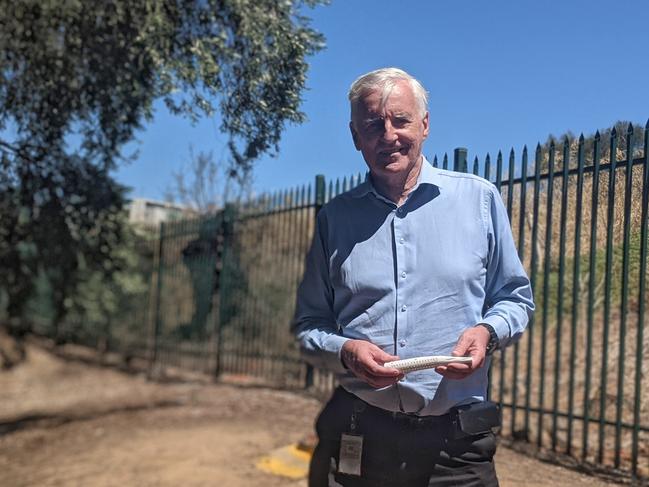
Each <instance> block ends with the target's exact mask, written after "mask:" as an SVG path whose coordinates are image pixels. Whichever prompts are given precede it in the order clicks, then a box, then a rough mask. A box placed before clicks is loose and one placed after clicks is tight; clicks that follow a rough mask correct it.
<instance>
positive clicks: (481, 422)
mask: <svg viewBox="0 0 649 487" xmlns="http://www.w3.org/2000/svg"><path fill="white" fill-rule="evenodd" d="M450 415H451V422H452V423H453V430H454V436H455V438H464V437H465V436H474V435H480V434H484V433H489V432H494V433H495V432H496V431H497V430H498V429H499V428H500V425H501V410H500V405H499V404H496V403H495V402H491V401H484V402H475V403H473V404H467V405H466V406H458V407H455V408H453V409H451V411H450Z"/></svg>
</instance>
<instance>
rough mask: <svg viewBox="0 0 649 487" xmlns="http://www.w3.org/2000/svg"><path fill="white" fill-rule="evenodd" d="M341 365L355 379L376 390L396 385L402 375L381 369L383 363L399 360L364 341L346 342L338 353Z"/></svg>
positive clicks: (396, 371)
mask: <svg viewBox="0 0 649 487" xmlns="http://www.w3.org/2000/svg"><path fill="white" fill-rule="evenodd" d="M340 355H341V358H342V361H343V364H345V366H346V367H347V368H348V369H349V370H351V371H352V372H353V373H354V375H355V376H356V377H358V378H359V379H361V380H363V381H365V382H367V383H368V384H369V385H371V386H372V387H374V388H376V389H380V388H382V387H387V386H391V385H392V384H396V383H397V382H398V381H399V380H401V379H402V378H403V374H402V373H401V372H399V371H398V370H396V369H391V368H389V367H383V364H384V363H385V362H391V361H393V360H399V357H397V356H396V355H390V354H389V353H385V352H384V351H383V350H381V349H380V348H379V347H377V346H376V345H374V344H373V343H370V342H368V341H365V340H347V341H346V342H345V343H344V345H343V348H342V351H341V353H340Z"/></svg>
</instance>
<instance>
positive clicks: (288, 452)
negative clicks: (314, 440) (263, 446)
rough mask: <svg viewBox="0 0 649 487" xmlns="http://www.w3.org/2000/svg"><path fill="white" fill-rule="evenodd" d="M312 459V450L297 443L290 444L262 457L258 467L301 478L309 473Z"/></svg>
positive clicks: (272, 472) (268, 471)
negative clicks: (308, 450) (299, 446)
mask: <svg viewBox="0 0 649 487" xmlns="http://www.w3.org/2000/svg"><path fill="white" fill-rule="evenodd" d="M310 460H311V453H310V452H306V451H304V450H303V449H300V448H298V446H297V445H288V446H283V447H282V448H278V449H277V450H275V451H273V452H271V453H270V454H269V455H267V456H265V457H262V458H261V459H260V460H259V461H258V462H257V468H258V469H259V470H262V471H264V472H267V473H270V474H273V475H281V476H282V477H289V478H291V479H301V478H304V477H306V476H307V474H308V473H309V461H310Z"/></svg>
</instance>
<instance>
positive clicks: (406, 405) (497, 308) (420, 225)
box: [292, 159, 534, 415]
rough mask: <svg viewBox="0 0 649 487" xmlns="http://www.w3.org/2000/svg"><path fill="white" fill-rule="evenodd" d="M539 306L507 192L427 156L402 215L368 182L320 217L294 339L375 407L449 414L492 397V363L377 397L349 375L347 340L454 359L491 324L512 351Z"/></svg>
mask: <svg viewBox="0 0 649 487" xmlns="http://www.w3.org/2000/svg"><path fill="white" fill-rule="evenodd" d="M533 309H534V304H533V301H532V291H531V287H530V282H529V280H528V278H527V275H526V274H525V270H524V269H523V266H522V264H521V262H520V259H519V257H518V253H517V250H516V246H515V244H514V240H513V238H512V233H511V228H510V225H509V220H508V218H507V212H506V210H505V207H504V205H503V202H502V198H501V196H500V193H499V192H498V190H497V189H496V187H495V186H494V185H493V184H491V183H490V182H488V181H486V180H484V179H482V178H480V177H477V176H473V175H470V174H464V173H458V172H452V171H445V170H441V169H437V168H434V167H432V166H431V165H430V164H429V163H428V162H427V161H426V160H425V159H424V161H423V164H422V169H421V172H420V174H419V178H418V181H417V185H416V186H415V188H413V190H412V191H411V192H410V193H409V195H408V198H407V200H406V201H405V203H404V204H403V205H402V206H400V207H397V205H396V204H394V203H393V202H392V201H390V200H388V199H386V198H384V197H383V196H381V195H380V194H379V193H378V192H377V191H376V190H375V189H374V187H373V186H372V183H371V180H370V179H369V178H368V179H367V180H366V181H365V182H364V183H362V184H361V185H359V186H357V187H356V188H354V189H352V190H350V191H347V192H346V193H343V194H341V195H339V196H337V197H336V198H334V199H332V200H331V201H329V202H328V203H327V204H326V205H325V206H324V207H323V208H322V210H321V211H320V212H319V213H318V216H317V221H316V229H315V235H314V239H313V243H312V246H311V249H310V251H309V254H308V256H307V261H306V270H305V273H304V278H303V280H302V283H301V284H300V287H299V290H298V296H297V307H296V312H295V319H294V322H293V326H292V330H293V333H294V334H295V335H296V336H297V338H298V340H299V342H300V345H301V348H302V351H303V353H304V355H305V358H306V359H307V361H309V362H310V363H312V364H313V365H314V366H316V367H320V368H327V369H329V370H332V371H334V372H335V373H337V374H338V375H339V377H338V378H339V381H340V384H341V385H342V386H343V387H344V388H345V389H347V390H348V391H350V392H352V393H353V394H355V395H357V396H358V397H360V398H361V399H363V400H364V401H366V402H368V403H370V404H372V405H374V406H378V407H380V408H383V409H386V410H389V411H404V412H408V413H414V414H419V415H440V414H444V413H446V412H447V411H448V410H449V409H450V408H451V407H453V406H455V405H458V404H463V403H468V402H475V401H482V400H485V399H486V392H487V369H488V367H489V362H490V360H489V358H488V359H487V361H486V363H485V366H484V367H482V368H480V369H478V370H476V371H475V372H474V373H473V374H471V375H470V376H468V377H467V378H465V379H462V380H453V379H447V378H444V377H442V376H441V375H439V374H438V373H437V372H435V371H434V370H432V369H429V370H422V371H419V372H412V373H409V374H407V375H406V377H405V379H404V380H403V381H401V382H399V383H398V384H396V385H394V386H389V387H386V388H383V389H374V388H372V387H371V386H369V385H368V384H366V383H365V382H363V381H361V380H360V379H358V378H356V377H355V376H354V375H353V374H352V373H351V371H348V370H346V369H345V368H344V367H343V365H342V362H341V359H340V352H341V348H342V345H343V343H345V341H347V340H349V339H352V338H353V339H360V340H369V341H370V342H372V343H374V344H375V345H377V346H379V347H380V348H382V349H383V350H384V351H386V352H388V353H390V354H394V355H398V356H399V358H402V359H403V358H410V357H418V356H422V355H449V354H450V353H451V351H452V350H453V348H454V346H455V344H456V342H457V340H458V338H459V336H460V334H461V333H462V332H463V331H464V330H465V329H467V328H469V327H472V326H474V325H476V324H477V323H488V324H490V325H491V326H493V328H494V329H495V330H496V333H497V334H498V337H499V341H500V343H499V346H500V347H505V346H507V345H508V344H509V343H511V342H513V341H514V340H516V339H518V338H519V337H520V335H521V334H522V333H523V331H524V330H525V327H526V326H527V323H528V320H529V316H531V313H532V311H533Z"/></svg>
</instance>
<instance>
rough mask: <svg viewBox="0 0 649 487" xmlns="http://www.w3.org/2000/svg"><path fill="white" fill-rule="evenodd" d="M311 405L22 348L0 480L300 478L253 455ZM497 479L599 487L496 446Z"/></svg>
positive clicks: (2, 388)
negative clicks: (275, 470)
mask: <svg viewBox="0 0 649 487" xmlns="http://www.w3.org/2000/svg"><path fill="white" fill-rule="evenodd" d="M318 409H319V403H318V402H317V401H316V400H314V399H312V398H309V397H305V396H301V395H297V394H293V393H289V392H284V391H275V390H271V389H266V388H259V387H241V386H234V385H227V384H210V383H206V382H204V383H200V382H191V383H171V384H161V383H152V382H147V381H146V380H145V378H144V377H142V376H133V375H128V374H124V373H121V372H117V371H115V370H111V369H107V368H100V367H96V366H92V365H88V364H84V363H80V362H70V361H64V360H62V359H60V358H58V357H55V356H53V355H52V354H50V353H49V352H46V351H44V350H42V349H39V348H35V347H33V346H32V347H30V348H29V360H28V362H26V363H24V364H22V365H20V366H19V367H17V368H15V369H13V370H11V371H9V372H0V485H1V486H3V487H4V486H6V487H19V486H84V487H85V486H90V487H94V486H120V487H121V486H138V487H139V486H219V487H221V486H226V487H239V486H256V485H263V486H270V487H273V486H289V487H290V486H296V487H297V486H306V482H305V481H304V480H289V479H286V478H283V477H277V476H273V475H270V474H267V473H264V472H262V471H260V470H258V469H257V468H256V466H255V464H256V462H257V461H258V459H259V458H260V457H261V456H263V455H265V454H267V453H268V452H270V451H272V450H273V449H276V448H279V447H282V446H284V445H287V444H290V443H295V442H297V441H299V440H300V439H302V438H304V437H305V436H306V435H308V434H309V433H310V432H311V431H312V423H313V419H314V417H315V415H316V414H317V411H318ZM497 464H498V471H499V476H500V479H501V485H503V486H504V487H508V486H548V487H549V486H552V487H556V486H563V485H589V486H591V487H597V486H601V485H609V484H606V483H604V482H603V481H601V480H598V479H594V478H592V477H588V476H585V475H580V474H578V473H576V472H574V471H570V470H566V469H563V468H560V467H557V466H554V465H550V464H547V463H542V462H539V461H537V460H534V459H531V458H529V457H526V456H523V455H520V454H518V453H516V452H514V451H512V450H510V449H507V448H503V447H501V448H500V449H499V451H498V454H497Z"/></svg>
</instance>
